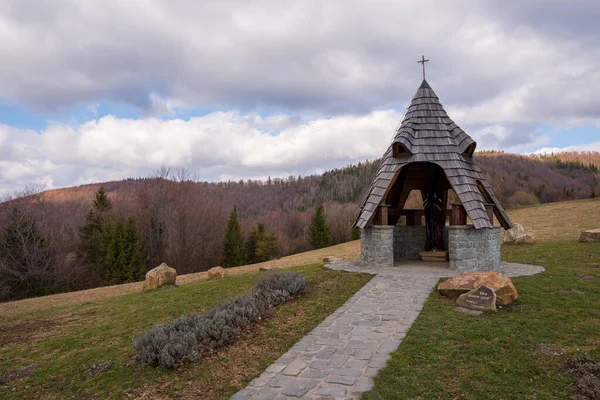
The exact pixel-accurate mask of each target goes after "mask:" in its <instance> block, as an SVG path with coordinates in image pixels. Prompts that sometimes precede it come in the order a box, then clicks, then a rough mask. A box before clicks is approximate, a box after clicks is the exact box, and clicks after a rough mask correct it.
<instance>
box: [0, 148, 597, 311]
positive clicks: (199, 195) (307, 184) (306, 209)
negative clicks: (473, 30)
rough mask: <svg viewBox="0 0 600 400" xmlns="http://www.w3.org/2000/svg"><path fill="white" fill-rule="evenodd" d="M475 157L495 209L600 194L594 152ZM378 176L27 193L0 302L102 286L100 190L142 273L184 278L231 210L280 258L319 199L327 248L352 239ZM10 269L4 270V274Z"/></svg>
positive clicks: (369, 172) (217, 252) (9, 208)
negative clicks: (95, 204) (88, 241)
mask: <svg viewBox="0 0 600 400" xmlns="http://www.w3.org/2000/svg"><path fill="white" fill-rule="evenodd" d="M476 157H477V161H478V163H479V165H480V166H481V168H482V169H483V170H484V172H485V173H486V174H487V176H488V178H489V181H490V183H491V185H492V186H493V188H494V190H495V192H496V193H497V195H498V197H499V198H500V201H501V202H502V203H503V204H504V205H505V206H508V207H509V208H510V207H518V206H523V205H533V204H539V203H548V202H556V201H565V200H572V199H583V198H589V197H594V196H596V194H597V193H598V194H600V184H599V182H600V172H599V167H600V155H599V154H598V153H561V154H555V155H552V154H551V155H545V156H535V155H531V156H522V155H514V154H505V153H502V152H484V153H478V154H477V155H476ZM377 169H378V161H377V160H376V161H365V162H361V163H359V164H357V165H350V166H347V167H344V168H340V169H335V170H332V171H328V172H326V173H324V174H322V175H314V176H308V177H300V176H298V177H293V176H290V177H287V178H285V179H279V178H274V179H270V178H269V179H268V180H267V181H266V182H262V181H238V182H232V181H227V182H217V183H210V182H196V181H193V180H192V179H191V178H190V177H191V174H190V173H189V172H188V171H185V170H178V171H174V172H171V171H170V170H168V169H162V170H161V171H159V172H158V173H157V174H156V175H155V176H153V177H151V178H138V179H127V180H123V181H115V182H104V183H97V184H90V185H83V186H78V187H73V188H66V189H56V190H49V191H45V192H42V193H38V194H35V193H34V194H31V193H27V196H25V197H23V198H17V199H14V200H11V201H9V202H5V203H3V204H0V231H1V232H0V239H1V238H6V237H7V232H12V231H11V229H12V228H11V226H12V227H15V226H16V228H18V229H17V231H19V230H21V231H22V230H23V229H25V228H26V229H27V230H28V232H20V234H21V236H22V237H29V238H30V240H31V243H29V244H28V245H27V246H21V247H20V248H23V249H24V251H26V252H28V253H27V254H22V255H21V256H20V257H21V258H20V259H22V260H27V262H25V261H24V262H23V263H22V264H23V268H22V269H21V270H19V271H16V272H15V271H13V270H9V271H7V272H6V273H3V274H2V276H1V277H0V300H2V299H4V300H9V299H15V298H18V297H19V296H23V295H24V294H23V290H19V291H15V290H13V289H12V288H13V287H14V285H15V284H18V285H20V286H21V287H23V285H25V286H26V288H27V290H26V295H27V296H32V295H43V294H51V293H57V292H63V291H71V290H81V289H86V288H90V287H96V286H103V285H106V284H107V283H108V282H107V281H106V279H105V278H103V277H102V276H98V274H96V273H94V271H93V270H92V269H91V267H90V265H89V263H88V262H87V261H86V259H85V257H81V255H82V254H81V251H80V250H81V243H80V239H79V235H78V228H79V227H80V226H82V225H83V224H84V223H85V219H86V214H87V213H88V211H89V210H90V207H91V200H92V198H93V195H94V193H95V192H96V191H97V190H98V189H99V188H100V187H101V186H103V187H104V188H105V189H106V190H107V191H108V195H109V198H110V199H111V200H112V202H113V204H114V211H115V213H117V214H120V215H124V216H126V215H131V216H132V217H133V219H134V220H135V223H136V225H137V228H139V231H140V235H141V236H142V239H143V243H144V244H145V257H146V258H145V259H146V269H150V268H153V267H154V266H156V265H159V264H160V263H162V262H166V263H168V264H169V265H173V266H175V267H176V268H177V270H178V271H179V272H180V273H182V274H188V273H194V272H201V271H205V270H207V269H209V268H211V267H213V266H215V265H219V264H220V263H221V262H222V254H221V242H222V238H223V232H224V229H225V226H226V221H227V218H228V216H229V213H230V211H231V210H232V209H233V207H234V206H236V207H237V212H238V216H239V219H240V222H241V225H242V229H243V231H244V232H245V233H246V235H248V234H249V233H250V232H251V230H252V229H253V228H254V227H256V225H257V224H258V223H262V224H264V226H265V228H266V229H267V230H268V231H270V232H273V233H274V234H275V235H276V237H277V244H278V254H277V256H286V255H289V254H296V253H301V252H305V251H307V250H310V245H309V244H308V241H307V225H308V221H309V220H310V217H311V215H312V212H313V207H314V205H315V204H317V203H318V202H320V201H323V202H325V211H326V214H327V219H328V224H329V229H330V231H331V236H332V241H333V244H338V243H344V242H348V241H350V240H351V239H352V238H353V232H352V230H351V227H352V224H353V222H354V217H355V214H356V211H357V208H358V204H359V203H360V201H361V199H362V196H363V194H364V193H365V191H366V189H367V188H368V185H369V184H370V182H371V181H372V179H373V176H374V174H375V173H376V171H377ZM409 201H410V202H411V203H409V206H411V207H420V206H421V204H420V200H419V199H418V197H417V196H414V197H413V198H411V199H409ZM15 209H18V210H19V215H15V214H14V210H15ZM23 222H27V223H25V224H24V223H23ZM34 228H35V229H34ZM13 231H14V230H13ZM23 233H27V235H23ZM9 236H10V235H9ZM0 242H2V241H1V240H0ZM5 242H6V241H4V243H5ZM0 244H1V243H0ZM5 244H6V243H5ZM9 247H10V246H1V245H0V259H5V258H6V257H7V256H9V255H10V253H11V251H7V248H9ZM11 257H12V256H11ZM12 261H14V260H12ZM20 262H21V261H19V263H20ZM10 264H11V263H10V262H9V263H3V262H0V269H4V270H6V267H3V265H10ZM19 265H21V264H19ZM15 282H16V283H15Z"/></svg>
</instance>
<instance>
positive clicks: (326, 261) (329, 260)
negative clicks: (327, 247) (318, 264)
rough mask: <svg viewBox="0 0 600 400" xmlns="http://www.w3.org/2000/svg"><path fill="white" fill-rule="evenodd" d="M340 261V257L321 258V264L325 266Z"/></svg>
mask: <svg viewBox="0 0 600 400" xmlns="http://www.w3.org/2000/svg"><path fill="white" fill-rule="evenodd" d="M342 260H343V258H342V257H334V256H327V257H325V258H323V262H324V263H325V264H328V263H331V262H335V261H342Z"/></svg>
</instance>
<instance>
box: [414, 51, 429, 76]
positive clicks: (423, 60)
mask: <svg viewBox="0 0 600 400" xmlns="http://www.w3.org/2000/svg"><path fill="white" fill-rule="evenodd" d="M428 61H429V60H426V59H425V56H421V61H417V63H419V64H421V65H423V80H425V63H426V62H428Z"/></svg>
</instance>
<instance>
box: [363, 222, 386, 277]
mask: <svg viewBox="0 0 600 400" xmlns="http://www.w3.org/2000/svg"><path fill="white" fill-rule="evenodd" d="M360 239H361V244H360V261H361V263H362V264H363V265H364V264H368V265H376V266H381V267H391V266H393V265H394V227H393V226H389V225H373V226H371V227H369V228H366V229H361V230H360Z"/></svg>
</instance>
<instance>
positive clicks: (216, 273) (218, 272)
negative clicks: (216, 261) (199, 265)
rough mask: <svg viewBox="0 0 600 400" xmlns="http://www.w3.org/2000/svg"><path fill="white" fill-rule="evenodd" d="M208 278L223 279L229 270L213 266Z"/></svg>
mask: <svg viewBox="0 0 600 400" xmlns="http://www.w3.org/2000/svg"><path fill="white" fill-rule="evenodd" d="M207 273H208V279H221V278H225V277H226V276H227V270H226V269H225V268H223V267H221V266H218V267H213V268H211V269H209V270H208V271H207Z"/></svg>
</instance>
